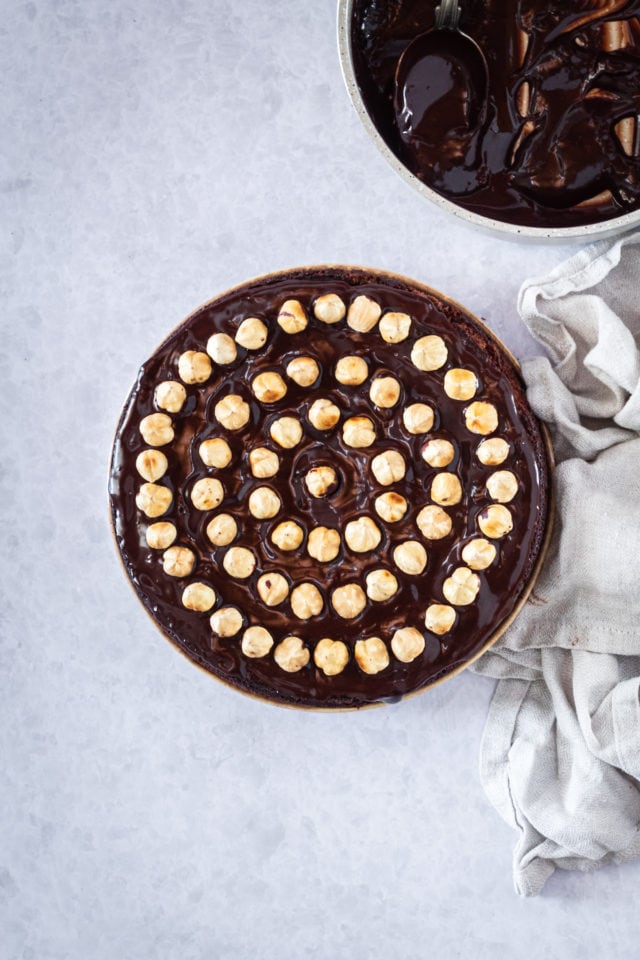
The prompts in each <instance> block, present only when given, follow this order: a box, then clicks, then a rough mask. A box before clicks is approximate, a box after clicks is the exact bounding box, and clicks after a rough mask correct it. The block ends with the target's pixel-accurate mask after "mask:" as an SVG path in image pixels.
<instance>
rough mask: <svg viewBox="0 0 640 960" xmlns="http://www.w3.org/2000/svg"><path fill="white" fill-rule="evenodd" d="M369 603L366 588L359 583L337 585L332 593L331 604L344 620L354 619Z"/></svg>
mask: <svg viewBox="0 0 640 960" xmlns="http://www.w3.org/2000/svg"><path fill="white" fill-rule="evenodd" d="M366 605H367V598H366V597H365V594H364V590H363V589H362V587H360V586H359V585H358V584H357V583H347V584H345V586H344V587H336V589H335V590H334V591H333V593H332V594H331V606H332V607H333V609H334V610H335V612H336V613H337V614H338V616H339V617H342V619H343V620H354V619H355V617H357V616H359V615H360V614H361V613H362V611H363V610H364V608H365V607H366Z"/></svg>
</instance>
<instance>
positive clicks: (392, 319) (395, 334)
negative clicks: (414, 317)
mask: <svg viewBox="0 0 640 960" xmlns="http://www.w3.org/2000/svg"><path fill="white" fill-rule="evenodd" d="M379 330H380V336H381V337H382V339H383V340H384V341H385V343H402V341H403V340H406V339H407V337H408V336H409V331H410V330H411V317H410V316H408V314H406V313H393V312H389V313H385V315H384V317H383V318H382V320H381V321H380V327H379Z"/></svg>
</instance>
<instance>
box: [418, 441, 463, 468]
mask: <svg viewBox="0 0 640 960" xmlns="http://www.w3.org/2000/svg"><path fill="white" fill-rule="evenodd" d="M420 452H421V454H422V459H423V460H426V462H427V463H428V464H429V466H430V467H448V466H449V464H450V463H451V461H452V460H453V458H454V456H455V453H456V452H455V449H454V446H453V444H452V443H449V441H448V440H441V439H440V437H434V439H433V440H427V442H426V443H425V444H423V447H422V450H421V451H420Z"/></svg>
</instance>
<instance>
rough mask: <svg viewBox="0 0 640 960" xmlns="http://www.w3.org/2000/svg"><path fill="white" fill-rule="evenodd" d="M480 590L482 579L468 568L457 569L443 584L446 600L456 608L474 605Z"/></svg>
mask: <svg viewBox="0 0 640 960" xmlns="http://www.w3.org/2000/svg"><path fill="white" fill-rule="evenodd" d="M479 589H480V577H479V576H478V574H477V573H473V571H472V570H469V568H468V567H456V569H455V570H454V571H453V573H452V574H451V576H450V577H447V579H446V580H445V582H444V583H443V584H442V592H443V594H444V596H445V599H447V600H448V601H449V603H452V604H454V606H456V607H466V606H468V605H469V604H470V603H473V601H474V600H475V598H476V597H477V596H478V590H479Z"/></svg>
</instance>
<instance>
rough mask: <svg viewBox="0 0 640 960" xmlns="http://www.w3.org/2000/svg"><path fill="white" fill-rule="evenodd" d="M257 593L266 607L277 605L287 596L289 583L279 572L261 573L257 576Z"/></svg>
mask: <svg viewBox="0 0 640 960" xmlns="http://www.w3.org/2000/svg"><path fill="white" fill-rule="evenodd" d="M258 593H259V594H260V599H261V600H262V602H263V603H266V605H267V606H268V607H277V606H278V604H279V603H283V602H284V601H285V600H286V599H287V597H288V596H289V583H288V581H287V579H286V578H285V577H283V576H282V574H281V573H263V574H262V576H261V577H259V578H258Z"/></svg>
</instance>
